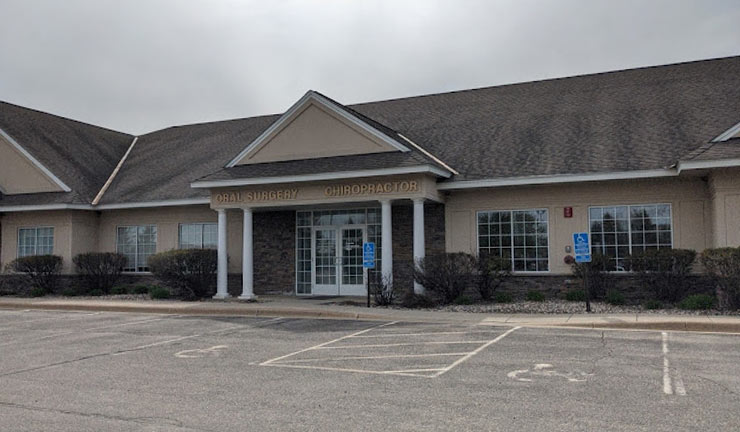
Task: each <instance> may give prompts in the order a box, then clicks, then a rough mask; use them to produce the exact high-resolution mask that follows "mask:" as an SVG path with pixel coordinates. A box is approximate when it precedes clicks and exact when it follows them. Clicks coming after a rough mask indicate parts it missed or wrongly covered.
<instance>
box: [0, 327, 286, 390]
mask: <svg viewBox="0 0 740 432" xmlns="http://www.w3.org/2000/svg"><path fill="white" fill-rule="evenodd" d="M281 320H282V318H273V319H270V320H267V321H264V322H259V323H256V324H254V325H246V326H234V327H229V328H226V329H220V330H213V331H209V332H204V333H197V334H191V335H186V336H181V337H177V338H174V339H170V340H165V341H161V342H154V343H151V344H147V345H141V346H137V347H134V348H127V349H121V350H115V351H107V352H102V353H96V354H90V355H86V356H82V357H77V358H74V359H69V360H64V361H60V362H55V363H47V364H45V365H39V366H34V367H30V368H25V369H19V370H15V371H10V372H5V373H2V374H0V378H2V377H7V376H12V375H19V374H22V373H26V372H34V371H38V370H43V369H50V368H54V367H58V366H64V365H67V364H71V363H77V362H81V361H85V360H90V359H95V358H99V357H107V356H114V355H120V354H126V353H130V352H136V351H143V350H145V349H148V348H153V347H155V346H160V345H167V344H169V343H172V344H177V342H180V341H182V340H186V339H193V338H196V337H200V336H206V335H209V334H216V333H221V334H223V335H229V334H233V333H238V332H240V331H244V330H246V329H254V328H263V327H266V326H268V325H270V324H273V323H276V322H280V321H281ZM260 324H264V325H260Z"/></svg>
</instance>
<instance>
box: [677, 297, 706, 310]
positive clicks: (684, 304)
mask: <svg viewBox="0 0 740 432" xmlns="http://www.w3.org/2000/svg"><path fill="white" fill-rule="evenodd" d="M678 307H679V308H681V309H686V310H708V309H711V308H712V307H714V297H712V296H710V295H707V294H694V295H690V296H688V297H686V298H685V299H683V300H682V301H681V303H679V304H678Z"/></svg>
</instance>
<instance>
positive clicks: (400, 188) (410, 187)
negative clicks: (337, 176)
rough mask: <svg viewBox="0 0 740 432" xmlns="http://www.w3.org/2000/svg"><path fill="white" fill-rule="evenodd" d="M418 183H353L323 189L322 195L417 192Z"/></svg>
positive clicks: (412, 181) (411, 181)
mask: <svg viewBox="0 0 740 432" xmlns="http://www.w3.org/2000/svg"><path fill="white" fill-rule="evenodd" d="M418 191H419V183H418V182H417V181H416V180H404V181H394V182H381V183H359V184H358V183H355V184H352V185H335V186H327V187H325V188H324V195H325V196H328V197H343V196H351V195H376V194H392V193H408V192H418Z"/></svg>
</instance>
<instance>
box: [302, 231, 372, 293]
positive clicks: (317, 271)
mask: <svg viewBox="0 0 740 432" xmlns="http://www.w3.org/2000/svg"><path fill="white" fill-rule="evenodd" d="M311 237H312V239H311V243H312V249H313V254H312V255H313V257H314V261H313V266H312V267H313V278H314V280H313V289H312V290H311V291H312V292H311V294H313V295H364V294H366V289H365V277H366V274H365V273H366V272H365V269H364V268H363V267H362V243H363V242H365V241H366V240H367V228H366V227H364V226H356V225H355V226H339V227H333V226H330V227H315V228H314V229H313V234H312V236H311Z"/></svg>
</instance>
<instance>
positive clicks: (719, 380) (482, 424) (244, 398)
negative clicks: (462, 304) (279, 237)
mask: <svg viewBox="0 0 740 432" xmlns="http://www.w3.org/2000/svg"><path fill="white" fill-rule="evenodd" d="M0 323H2V324H0V326H1V327H0V425H2V427H0V429H5V430H13V431H39V430H54V431H85V430H91V431H100V430H132V431H135V430H136V431H138V430H155V431H165V430H167V431H169V430H173V431H193V430H207V431H221V430H244V429H249V430H377V429H389V430H420V429H424V430H471V431H473V430H475V431H479V430H491V429H499V430H514V429H516V430H651V431H675V430H695V429H703V430H736V429H737V425H738V418H737V415H736V411H737V406H738V404H739V403H740V398H739V397H738V395H740V361H738V359H739V358H740V348H739V346H740V344H739V343H738V342H740V338H739V337H738V336H732V335H704V334H692V333H674V332H666V333H665V334H664V333H662V332H629V331H596V330H574V329H538V328H526V327H524V328H519V327H513V326H505V327H497V326H490V325H477V324H476V323H470V324H461V323H457V324H449V323H412V322H362V321H334V320H311V319H291V318H267V317H265V318H244V317H243V318H231V317H192V316H176V315H147V314H126V313H76V312H39V311H27V312H23V311H0Z"/></svg>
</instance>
